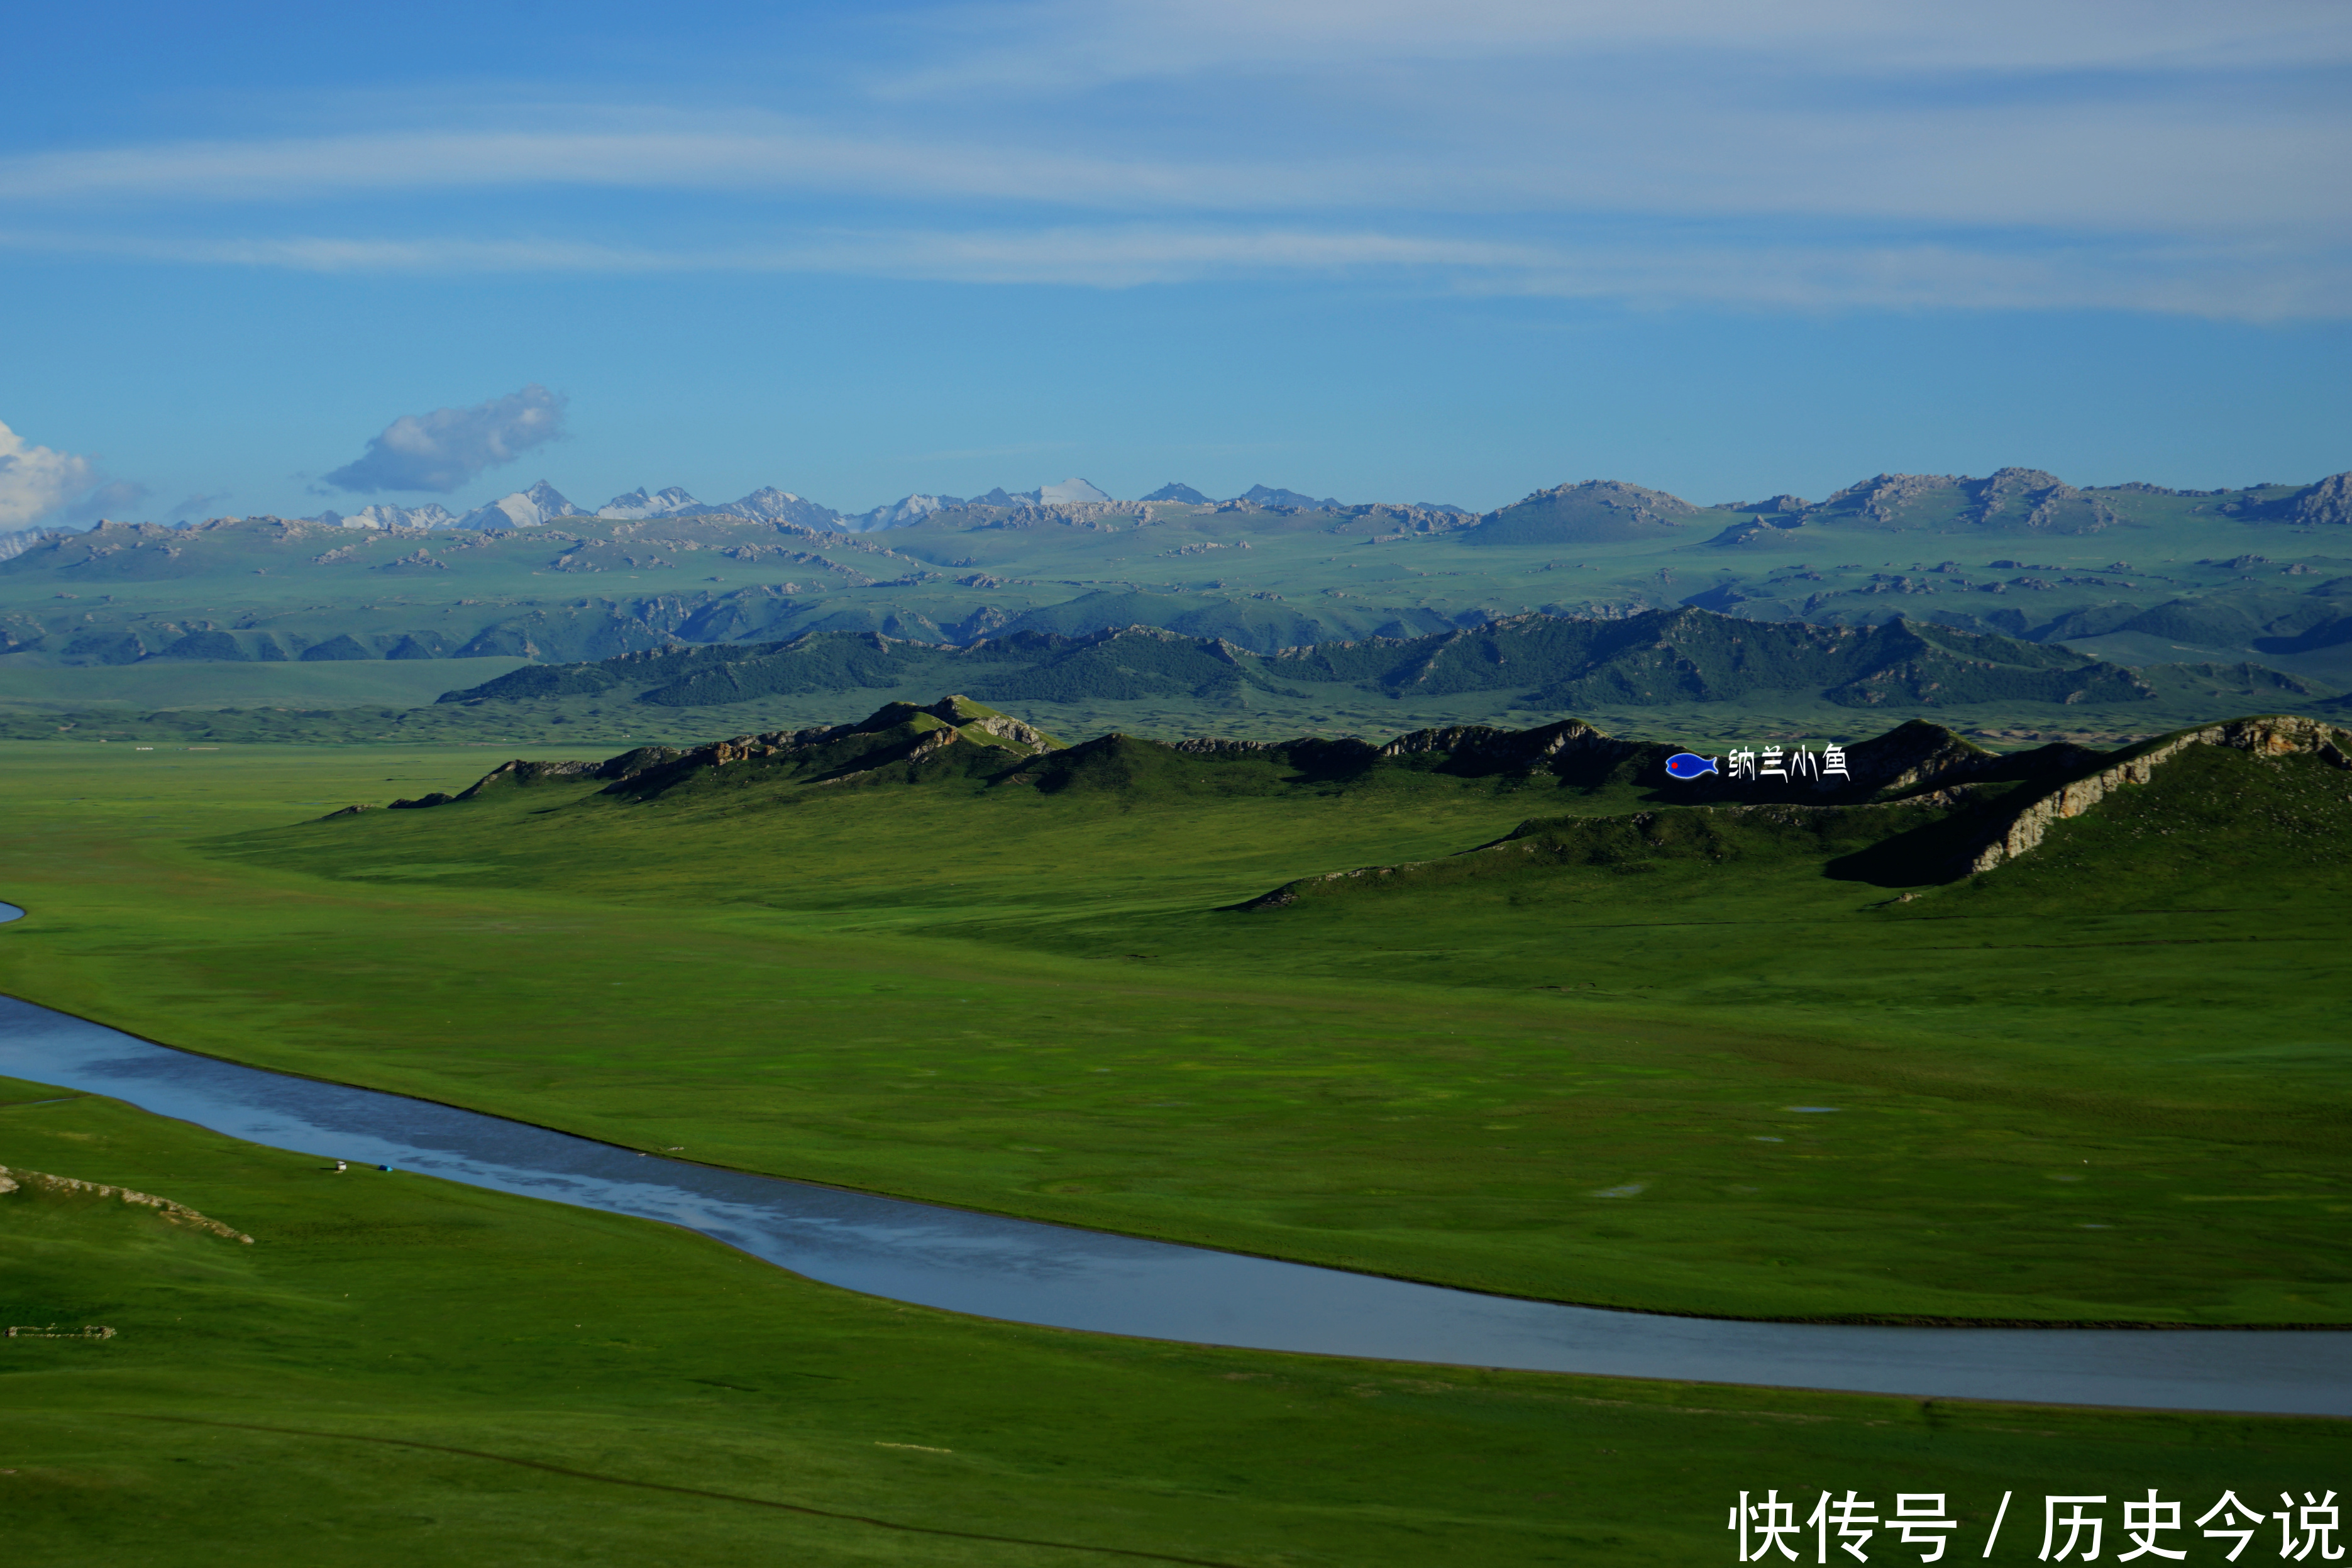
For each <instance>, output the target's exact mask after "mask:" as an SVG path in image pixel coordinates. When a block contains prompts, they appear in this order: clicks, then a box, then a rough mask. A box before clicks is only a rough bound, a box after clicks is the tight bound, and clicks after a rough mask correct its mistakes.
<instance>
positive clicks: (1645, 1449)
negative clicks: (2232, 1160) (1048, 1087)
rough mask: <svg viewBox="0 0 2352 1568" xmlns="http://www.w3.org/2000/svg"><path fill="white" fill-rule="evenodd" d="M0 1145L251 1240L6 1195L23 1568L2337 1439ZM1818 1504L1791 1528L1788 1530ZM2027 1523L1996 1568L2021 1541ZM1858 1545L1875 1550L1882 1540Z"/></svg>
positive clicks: (2072, 1466)
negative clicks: (1459, 1343)
mask: <svg viewBox="0 0 2352 1568" xmlns="http://www.w3.org/2000/svg"><path fill="white" fill-rule="evenodd" d="M0 1161H5V1163H7V1164H9V1165H10V1166H11V1167H12V1169H14V1170H15V1171H16V1173H18V1175H19V1176H22V1175H23V1174H24V1173H26V1172H28V1171H43V1172H49V1173H61V1174H66V1175H69V1176H72V1177H75V1178H78V1179H80V1180H84V1181H92V1182H103V1183H107V1184H122V1185H128V1186H131V1187H133V1188H135V1189H138V1190H140V1191H142V1192H148V1193H155V1194H163V1195H164V1196H167V1197H170V1198H172V1199H173V1200H174V1201H175V1202H178V1203H181V1204H184V1205H187V1206H188V1207H191V1208H194V1209H197V1210H199V1211H200V1212H201V1213H202V1214H204V1215H207V1216H209V1217H213V1218H215V1219H219V1220H221V1221H223V1222H224V1223H225V1224H228V1225H231V1226H235V1227H236V1228H238V1229H240V1230H242V1231H244V1232H247V1233H248V1234H250V1235H252V1236H253V1237H254V1241H253V1243H252V1244H251V1245H250V1246H247V1245H241V1244H239V1243H236V1242H235V1241H232V1240H228V1239H225V1238H222V1237H215V1236H210V1235H205V1234H203V1233H201V1232H197V1231H194V1230H193V1229H192V1228H190V1227H187V1226H173V1225H171V1224H169V1223H167V1222H166V1221H165V1220H164V1219H163V1217H162V1216H161V1215H157V1214H156V1213H155V1212H154V1211H152V1209H147V1208H141V1207H133V1206H131V1205H124V1204H121V1203H120V1202H117V1201H114V1200H111V1199H110V1198H106V1197H100V1196H96V1195H91V1194H59V1193H56V1192H53V1191H46V1190H44V1189H43V1188H41V1187H40V1186H38V1185H36V1184H31V1183H29V1182H26V1183H21V1184H20V1185H19V1187H18V1190H16V1191H15V1192H11V1193H5V1194H0V1310H5V1313H6V1315H7V1317H8V1321H9V1322H11V1323H14V1324H20V1325H36V1326H44V1327H45V1326H47V1325H49V1324H58V1325H61V1326H62V1327H63V1328H65V1329H67V1330H69V1331H70V1330H73V1329H79V1328H81V1327H84V1326H102V1327H106V1328H111V1329H113V1330H114V1331H115V1334H114V1337H113V1338H111V1339H106V1340H95V1339H83V1338H58V1339H47V1338H31V1337H17V1338H11V1339H0V1410H5V1419H0V1517H5V1520H6V1529H7V1542H8V1552H9V1561H10V1562H11V1563H20V1564H25V1565H26V1568H79V1565H81V1564H88V1563H109V1564H140V1565H145V1564H159V1565H160V1564H182V1563H187V1564H196V1563H220V1562H222V1561H224V1560H228V1559H230V1558H232V1557H233V1559H234V1560H235V1561H236V1562H238V1563H256V1564H275V1563H289V1564H290V1563H304V1564H310V1563H330V1562H331V1563H338V1564H344V1563H349V1564H377V1563H382V1564H387V1565H390V1564H410V1563H495V1564H499V1565H500V1568H523V1565H530V1564H538V1563H663V1564H676V1565H679V1568H691V1565H695V1564H704V1563H709V1564H721V1563H728V1564H731V1563H742V1562H745V1561H754V1562H789V1563H796V1564H797V1563H808V1564H821V1565H831V1564H845V1565H849V1564H864V1563H891V1564H899V1563H916V1564H930V1563H938V1564H970V1565H996V1564H1003V1565H1006V1568H1012V1565H1015V1564H1018V1565H1022V1568H1031V1565H1036V1568H1045V1565H1049V1564H1066V1563H1067V1564H1091V1563H1104V1564H1111V1563H1194V1564H1211V1565H1216V1564H1229V1565H1232V1568H1278V1565H1286V1564H1333V1565H1348V1568H1354V1565H1359V1564H1396V1565H1398V1568H1407V1565H1412V1564H1420V1563H1428V1562H1429V1561H1431V1560H1432V1558H1433V1557H1434V1556H1439V1555H1443V1556H1444V1557H1446V1558H1448V1559H1451V1560H1455V1561H1463V1562H1471V1563H1497V1564H1520V1563H1524V1564H1541V1563H1586V1562H1593V1561H1601V1562H1608V1563H1631V1564H1652V1563H1655V1564H1680V1563H1698V1562H1714V1561H1717V1560H1719V1559H1721V1558H1723V1557H1724V1556H1725V1555H1727V1553H1728V1552H1730V1550H1731V1546H1730V1542H1731V1537H1730V1536H1729V1535H1728V1534H1727V1533H1726V1531H1725V1530H1724V1521H1725V1518H1726V1515H1727V1511H1728V1509H1729V1507H1730V1505H1731V1503H1732V1501H1733V1500H1734V1499H1735V1498H1736V1496H1737V1494H1738V1492H1739V1491H1741V1490H1743V1489H1745V1490H1753V1491H1757V1492H1759V1494H1760V1492H1761V1491H1762V1490H1763V1489H1766V1488H1768V1487H1777V1488H1779V1489H1780V1492H1781V1495H1782V1496H1783V1497H1784V1498H1785V1497H1791V1496H1800V1495H1801V1499H1802V1507H1810V1505H1811V1499H1812V1498H1813V1497H1814V1496H1815V1495H1816V1494H1817V1493H1818V1492H1819V1491H1820V1490H1822V1489H1837V1490H1838V1491H1839V1492H1840V1493H1841V1494H1842V1493H1843V1490H1844V1489H1846V1488H1849V1487H1853V1488H1859V1489H1861V1490H1862V1494H1863V1495H1864V1496H1865V1497H1872V1498H1876V1499H1879V1500H1881V1502H1882V1505H1883V1506H1886V1507H1891V1506H1892V1505H1891V1501H1890V1500H1887V1499H1886V1498H1885V1494H1887V1493H1890V1492H1894V1491H1897V1490H1906V1491H1909V1490H1927V1491H1937V1492H1943V1493H1945V1494H1947V1495H1948V1496H1949V1498H1950V1499H1951V1505H1952V1510H1953V1514H1954V1517H1956V1518H1958V1520H1959V1521H1960V1526H1961V1529H1960V1534H1959V1543H1960V1544H1959V1546H1958V1552H1956V1555H1958V1554H1967V1555H1970V1556H1973V1555H1975V1554H1976V1552H1977V1550H1978V1547H1977V1543H1978V1542H1981V1541H1982V1540H1983V1539H1984V1536H1985V1532H1986V1531H1987V1530H1988V1528H1989V1527H1990V1523H1991V1518H1992V1514H1993V1511H1994V1510H1995V1508H1996V1506H1997V1505H1998V1503H1999V1501H2000V1495H2001V1493H2002V1492H2004V1491H2007V1490H2012V1489H2014V1490H2017V1491H2018V1492H2020V1493H2021V1506H2026V1507H2029V1508H2030V1506H2031V1505H2032V1498H2031V1497H2028V1496H2024V1495H2022V1494H2027V1493H2032V1492H2035V1491H2037V1490H2038V1489H2042V1483H2043V1482H2044V1481H2045V1480H2048V1481H2050V1482H2052V1483H2053V1484H2055V1483H2056V1482H2057V1481H2059V1480H2060V1479H2063V1482H2064V1483H2065V1484H2066V1485H2067V1486H2068V1487H2069V1488H2071V1489H2078V1490H2090V1491H2094V1492H2099V1491H2104V1492H2105V1493H2107V1494H2109V1495H2114V1496H2125V1495H2137V1494H2138V1490H2139V1489H2142V1488H2146V1487H2149V1486H2155V1487H2158V1488H2161V1489H2163V1491H2164V1495H2165V1496H2167V1497H2187V1498H2189V1499H2193V1500H2196V1501H2195V1502H2194V1503H2193V1505H2192V1511H2193V1510H2194V1509H2201V1508H2202V1507H2203V1506H2204V1502H2205V1500H2207V1499H2208V1498H2209V1497H2210V1496H2212V1495H2218V1492H2219V1490H2220V1489H2221V1487H2224V1486H2233V1487H2235V1488H2236V1489H2237V1490H2238V1491H2239V1493H2240V1494H2241V1495H2242V1496H2255V1495H2260V1493H2259V1492H2258V1491H2257V1490H2256V1489H2261V1488H2268V1489H2273V1490H2275V1489H2278V1488H2281V1487H2296V1488H2306V1487H2308V1488H2317V1487H2325V1486H2326V1485H2328V1484H2330V1483H2332V1482H2333V1481H2336V1480H2338V1479H2341V1468H2342V1465H2343V1461H2344V1459H2345V1457H2346V1453H2347V1448H2346V1443H2345V1436H2344V1428H2343V1426H2342V1424H2341V1423H2336V1422H2327V1421H2310V1420H2284V1419H2258V1418H2246V1417H2238V1416H2222V1415H2116V1414H2113V1413H2105V1412H2091V1411H2056V1410H2041V1409H2026V1408H2020V1407H2011V1406H1999V1405H1951V1404H1931V1403H1925V1402H1920V1401H1915V1400H1896V1399H1876V1398H1859V1397H1852V1396H1840V1395H1830V1394H1802V1393H1791V1392H1776V1391H1766V1390H1754V1389H1739V1388H1722V1387H1704V1386H1694V1385H1686V1384H1656V1383H1630V1382H1614V1381H1610V1380H1605V1379H1597V1378H1578V1377H1558V1376H1543V1375H1537V1374H1532V1373H1493V1372H1484V1371H1478V1370H1473V1369H1461V1368H1445V1367H1426V1366H1403V1365H1396V1364H1387V1363H1365V1362H1350V1361H1342V1360H1336V1359H1319V1358H1313V1357H1304V1356H1277V1355H1266V1354H1258V1353H1252V1352H1231V1351H1218V1350H1206V1349H1195V1348H1192V1347H1187V1346H1181V1345H1170V1344H1162V1343H1155V1342H1146V1341H1132V1340H1119V1339H1111V1338H1103V1337H1097V1336H1091V1335H1083V1334H1072V1333H1064V1332H1056V1331H1046V1330H1038V1329H1029V1328H1023V1327H1020V1326H1017V1325H1013V1324H1005V1323H995V1322H988V1321H981V1320H977V1319H971V1318H963V1317H958V1316H955V1315H952V1314H949V1313H942V1312H935V1311H929V1310H922V1309H919V1308H912V1307H905V1306H900V1305H897V1304H895V1303H892V1302H888V1301H881V1300H874V1299H871V1298H867V1297H863V1296H857V1295H854V1294H852V1293H849V1292H846V1291H841V1290H835V1289H827V1288H825V1287H823V1286H818V1285H813V1284H811V1283H809V1282H807V1281H805V1280H803V1279H798V1278H796V1277H794V1276H793V1275H790V1274H787V1273H785V1272H783V1271H782V1270H780V1269H776V1268H771V1267H769V1266H767V1265H765V1264H761V1263H758V1262H754V1261H753V1260H751V1259H750V1258H744V1257H742V1256H741V1255H740V1254H737V1253H734V1252H731V1251H730V1250H728V1249H727V1248H725V1247H720V1246H719V1245H718V1244H716V1243H714V1242H710V1241H707V1240H705V1239H703V1238H701V1237H695V1236H692V1235H689V1234H688V1233H686V1232H682V1231H677V1230H673V1229H670V1228H668V1227H666V1226H656V1225H652V1224H648V1223H645V1222H641V1221H635V1220H628V1219H622V1218H617V1217H614V1216H611V1215H600V1214H595V1213H593V1212H589V1211H584V1210H576V1209H568V1208H562V1207H559V1206H557V1205H551V1204H544V1203H539V1202H535V1201H532V1200H530V1199H526V1198H518V1197H509V1196H507V1195H504V1194H494V1193H486V1192H479V1191H475V1190H473V1189H470V1188H466V1187H460V1186H456V1185H452V1184H446V1183H442V1182H436V1181H432V1180H428V1179H425V1178H422V1177H415V1176H400V1175H394V1176H385V1175H379V1174H376V1173H365V1172H352V1173H345V1174H341V1175H338V1174H335V1173H332V1172H331V1170H328V1169H326V1168H324V1167H323V1166H322V1165H321V1163H320V1162H319V1161H317V1160H314V1159H310V1158H306V1157H304V1156H302V1155H298V1154H289V1153H284V1152H278V1151H275V1150H268V1149H260V1148H256V1147H254V1146H252V1145H249V1144H244V1143H239V1142H234V1141H232V1140H229V1139H226V1138H221V1137H217V1136H215V1135H213V1134H210V1133H206V1132H203V1131H198V1130H196V1129H194V1128H190V1127H188V1126H186V1125H184V1124H181V1123H175V1122H171V1121H163V1120H161V1119H158V1118H155V1117H151V1116H147V1115H144V1114H143V1113H141V1112H138V1111H135V1110H131V1109H129V1108H128V1107H125V1106H121V1105H120V1104H117V1103H115V1102H112V1101H109V1100H100V1099H95V1098H90V1097H79V1098H60V1097H59V1092H58V1091H57V1090H53V1089H44V1088H43V1087H42V1086H40V1085H37V1084H29V1083H23V1082H17V1081H14V1080H5V1079H0ZM1800 1511H1802V1508H1801V1510H1800ZM2033 1522H2034V1521H2032V1519H2030V1518H2027V1517H2025V1516H2024V1515H2023V1514H2021V1513H2020V1511H2019V1510H2018V1508H2017V1507H2012V1509H2011V1514H2010V1517H2009V1519H2008V1521H2007V1523H2006V1525H2005V1527H2004V1532H2003V1535H2002V1538H2001V1542H2002V1547H2001V1551H2002V1555H2003V1557H2004V1558H2014V1557H2017V1556H2020V1555H2024V1554H2030V1553H2031V1552H2032V1548H2033V1542H2034V1536H2033V1532H2032V1524H2033ZM1871 1544H1872V1545H1873V1546H1874V1547H1876V1546H1879V1545H1880V1542H1872V1543H1871Z"/></svg>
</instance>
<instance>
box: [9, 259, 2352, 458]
mask: <svg viewBox="0 0 2352 1568" xmlns="http://www.w3.org/2000/svg"><path fill="white" fill-rule="evenodd" d="M12 245H13V246H16V247H20V248H23V247H34V248H40V249H44V250H51V251H68V252H70V251H76V250H80V251H87V252H97V253H101V254H115V255H133V256H140V257H145V258H151V259H157V260H175V261H184V262H199V263H214V264H221V265H231V266H255V267H270V268H285V269H287V270H291V271H303V272H321V273H353V274H367V273H425V274H468V273H498V272H508V273H511V272H569V273H579V274H607V275H623V276H628V275H648V274H662V273H676V274H693V273H719V272H738V273H777V274H790V273H835V274H846V275H856V276H864V277H890V278H902V279H926V280H932V281H943V282H958V283H1000V284H1012V283H1025V284H1039V283H1045V284H1063V285H1068V286H1074V287H1081V288H1096V289H1124V288H1134V287H1139V286H1144V285H1150V284H1164V283H1184V282H1191V281H1195V280H1199V279H1218V278H1241V277H1257V278H1264V277H1279V276H1291V277H1302V276H1313V277H1325V278H1339V277H1355V278H1376V279H1383V280H1385V281H1388V282H1395V281H1398V280H1400V279H1411V280H1412V281H1413V283H1414V284H1415V285H1416V286H1418V287H1423V288H1436V289H1450V290H1454V291H1457V292H1464V293H1474V294H1523V295H1542V296H1551V297H1557V298H1570V299H1590V300H1615V301H1621V302H1625V303H1631V304H1635V305H1642V306H1660V307H1671V306H1676V305H1706V306H1717V307H1728V308H1732V309H1743V310H1808V311H1820V310H1838V309H1841V308H1852V307H1861V308H1868V309H1895V310H1931V309H1944V310H2052V309H2063V310H2081V309H2091V310H2136V311H2145V312H2152V313H2157V314H2164V315H2191V316H2205V317H2211V318H2218V319H2224V320H2236V321H2285V320H2294V319H2334V320H2341V319H2344V318H2346V317H2347V316H2352V257H2347V256H2346V255H2344V254H2342V253H2341V252H2337V251H2329V252H2324V253H2314V252H2309V251H2306V250H2303V249H2297V248H2293V247H2276V246H2266V245H2262V244H2243V245H2235V246H2231V245H2222V244H2207V245H2187V244H2173V245H2168V246H2163V247H2156V246H2129V245H2118V244H2108V245H2105V246H2090V245H2070V246H2056V247H2053V246H2015V245H2012V246H2008V247H2000V246H1995V245H1991V244H1985V243H1978V244H1969V243H1963V242H1959V241H1937V242H1924V241H1915V242H1906V243H1895V242H1888V241H1884V240H1879V241H1869V242H1862V241H1857V242H1854V243H1851V244H1843V245H1840V244H1831V243H1827V242H1823V243H1817V244H1803V243H1795V242H1790V241H1785V240H1782V241H1774V242H1759V241H1755V240H1752V239H1746V238H1738V239H1735V238H1731V237H1723V236H1720V235H1717V236H1715V237H1704V236H1696V235H1685V236H1680V237H1675V238H1673V239H1671V240H1660V239H1657V238H1654V237H1651V238H1645V239H1643V240H1640V241H1626V242H1616V243H1608V242H1601V241H1585V242H1558V243H1544V244H1535V243H1519V242H1513V243H1501V242H1489V241H1481V240H1463V239H1448V238H1432V237H1423V236H1414V235H1401V234H1389V233H1382V232H1379V231H1376V230H1349V231H1318V230H1307V229H1299V228H1282V229H1269V228H1247V229H1244V228H1234V227H1220V226H1173V225H1153V226H1142V225H1103V226H1066V227H1058V228H1038V229H1001V230H897V231H869V232H835V233H824V234H815V235H810V236H807V237H803V238H801V239H799V240H795V241H793V242H789V243H779V244H769V245H756V246H743V245H737V246H716V245H712V246H684V247H667V248H665V247H656V246H616V245H600V244H592V243H587V242H581V241H568V240H567V241H508V240H492V241H484V240H474V239H467V238H462V237H451V238H436V239H384V240H374V239H346V238H326V237H296V238H286V239H241V240H203V241H185V242H145V241H139V242H129V243H124V242H117V241H112V240H110V239H108V238H106V237H72V236H59V235H50V236H43V237H25V236H21V235H20V236H14V237H11V236H7V235H5V234H0V247H9V246H12ZM518 396H520V394H518ZM484 406H485V407H486V408H487V407H489V406H492V405H484ZM461 412H462V413H475V412H478V411H473V410H468V411H458V410H442V411H440V415H436V416H425V418H426V419H433V418H437V417H440V416H441V415H457V414H459V413H461ZM403 423H406V422H403ZM397 428H399V426H398V425H395V426H394V429H397ZM391 435H392V431H389V430H388V431H386V432H385V436H384V437H378V441H379V442H383V441H384V440H385V439H387V438H388V437H390V436H391ZM516 449H517V450H520V447H518V448H516ZM372 455H373V454H372ZM390 460H391V459H386V461H390ZM500 460H503V459H500ZM367 461H368V459H366V458H363V459H362V463H365V462H367ZM359 466H360V465H353V467H354V468H358V467H359ZM350 471H351V470H350V469H345V470H341V472H343V473H346V474H347V473H349V472H350ZM334 478H335V476H330V479H331V480H332V479H334ZM346 488H350V487H346ZM386 488H393V487H386ZM404 488H423V489H440V488H446V487H440V486H415V487H404Z"/></svg>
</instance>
